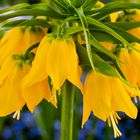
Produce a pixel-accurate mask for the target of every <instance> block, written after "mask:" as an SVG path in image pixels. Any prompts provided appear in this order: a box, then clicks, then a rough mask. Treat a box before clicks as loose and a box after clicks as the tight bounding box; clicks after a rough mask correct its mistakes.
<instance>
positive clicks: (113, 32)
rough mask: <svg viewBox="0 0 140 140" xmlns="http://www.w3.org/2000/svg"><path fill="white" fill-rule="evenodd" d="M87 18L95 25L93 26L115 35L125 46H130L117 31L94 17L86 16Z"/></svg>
mask: <svg viewBox="0 0 140 140" xmlns="http://www.w3.org/2000/svg"><path fill="white" fill-rule="evenodd" d="M87 20H88V23H89V24H91V25H95V26H97V27H99V28H101V29H103V30H104V31H105V32H107V33H108V34H110V35H112V36H113V37H115V38H116V39H118V40H120V41H121V42H122V43H123V44H124V45H125V46H130V44H129V42H127V41H126V40H125V39H124V38H123V37H122V36H121V35H119V34H118V33H117V32H115V31H114V30H113V29H111V28H110V27H108V26H107V25H105V24H103V23H102V22H100V21H98V20H96V19H93V18H90V17H87Z"/></svg>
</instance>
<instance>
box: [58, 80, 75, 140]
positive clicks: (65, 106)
mask: <svg viewBox="0 0 140 140" xmlns="http://www.w3.org/2000/svg"><path fill="white" fill-rule="evenodd" d="M73 108H74V87H73V85H72V84H71V83H69V82H65V85H64V86H63V90H62V108H61V136H60V140H73Z"/></svg>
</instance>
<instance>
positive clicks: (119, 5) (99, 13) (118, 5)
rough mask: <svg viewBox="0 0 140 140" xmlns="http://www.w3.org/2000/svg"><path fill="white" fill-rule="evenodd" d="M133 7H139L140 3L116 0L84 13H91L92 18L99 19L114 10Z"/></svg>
mask: <svg viewBox="0 0 140 140" xmlns="http://www.w3.org/2000/svg"><path fill="white" fill-rule="evenodd" d="M134 8H136V9H140V3H132V2H122V1H116V2H110V3H107V4H106V5H105V6H104V7H103V8H100V9H97V10H93V11H91V12H88V13H86V14H88V15H93V18H95V19H100V18H103V17H105V16H107V15H109V14H110V13H113V12H116V11H121V10H125V9H134Z"/></svg>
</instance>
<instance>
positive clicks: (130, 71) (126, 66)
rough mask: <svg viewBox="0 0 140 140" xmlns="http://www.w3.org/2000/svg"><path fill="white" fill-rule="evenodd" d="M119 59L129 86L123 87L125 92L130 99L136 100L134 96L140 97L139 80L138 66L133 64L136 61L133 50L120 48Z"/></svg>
mask: <svg viewBox="0 0 140 140" xmlns="http://www.w3.org/2000/svg"><path fill="white" fill-rule="evenodd" d="M119 58H120V60H121V61H122V62H120V66H121V69H122V71H123V73H124V74H125V76H126V78H127V80H128V82H129V83H130V86H126V85H124V87H125V88H126V90H127V91H128V92H129V94H130V96H131V97H134V98H135V99H136V96H138V97H139V96H140V90H139V88H138V81H139V80H138V79H139V68H138V67H139V66H138V64H135V63H136V62H135V61H136V59H138V58H137V57H136V55H135V52H134V51H133V50H130V51H129V50H128V49H127V48H122V49H121V50H120V53H119Z"/></svg>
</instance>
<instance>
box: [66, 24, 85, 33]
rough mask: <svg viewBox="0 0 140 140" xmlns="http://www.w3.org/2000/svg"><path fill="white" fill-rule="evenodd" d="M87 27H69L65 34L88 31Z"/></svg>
mask: <svg viewBox="0 0 140 140" xmlns="http://www.w3.org/2000/svg"><path fill="white" fill-rule="evenodd" d="M86 30H87V29H86V28H84V27H77V26H75V27H69V28H66V29H65V34H67V35H73V34H75V33H78V32H81V31H86Z"/></svg>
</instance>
